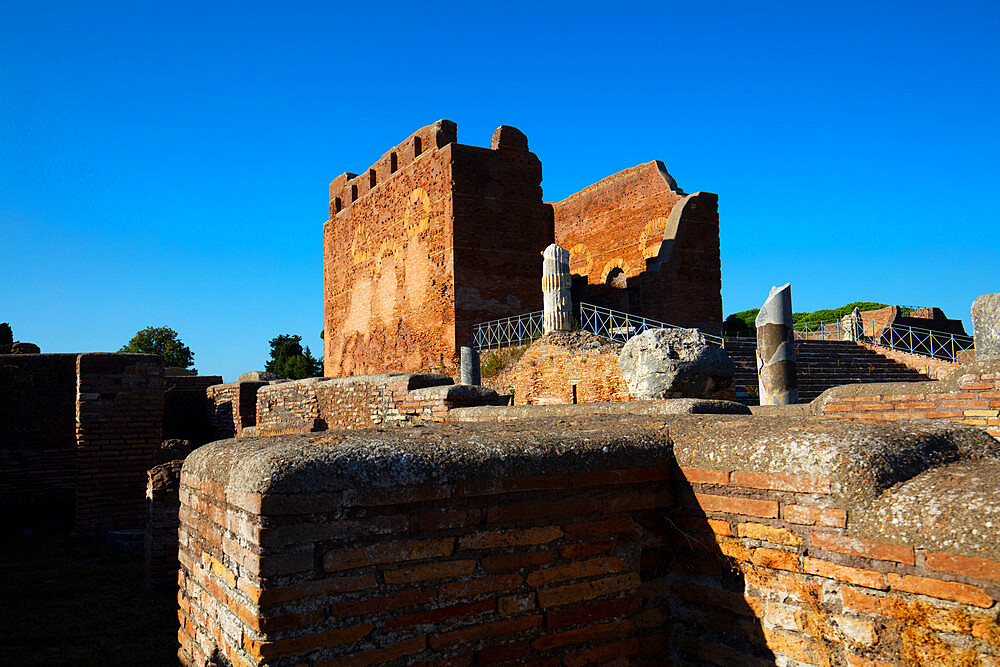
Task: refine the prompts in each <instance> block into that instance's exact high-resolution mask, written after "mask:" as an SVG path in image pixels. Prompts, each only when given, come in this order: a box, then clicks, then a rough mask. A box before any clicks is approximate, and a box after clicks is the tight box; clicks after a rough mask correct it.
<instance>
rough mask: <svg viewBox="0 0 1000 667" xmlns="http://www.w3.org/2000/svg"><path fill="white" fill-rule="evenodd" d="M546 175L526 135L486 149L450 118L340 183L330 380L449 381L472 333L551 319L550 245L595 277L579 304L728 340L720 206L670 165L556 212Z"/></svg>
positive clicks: (598, 189) (329, 287) (614, 181)
mask: <svg viewBox="0 0 1000 667" xmlns="http://www.w3.org/2000/svg"><path fill="white" fill-rule="evenodd" d="M541 179H542V167H541V162H540V161H539V160H538V158H537V157H536V156H535V155H534V154H533V153H531V152H530V151H529V150H528V141H527V138H526V137H525V136H524V135H523V134H522V133H521V132H519V131H518V130H516V129H514V128H512V127H508V126H503V127H500V128H498V129H497V131H496V132H495V133H494V135H493V141H492V144H491V147H490V148H489V149H487V148H479V147H475V146H466V145H463V144H459V143H457V129H456V126H455V124H454V123H453V122H451V121H447V120H442V121H438V122H437V123H435V124H434V125H429V126H427V127H424V128H421V129H420V130H418V131H417V132H415V133H414V134H413V135H411V136H410V137H409V138H407V139H406V141H404V142H403V143H401V144H399V145H398V146H396V147H394V148H393V149H391V150H390V151H388V152H387V153H386V154H385V155H383V156H382V158H381V159H380V160H379V161H378V162H376V163H375V164H374V165H372V166H371V167H370V168H369V169H368V170H367V171H366V172H365V173H362V174H360V175H355V174H350V173H348V174H343V175H341V176H340V177H338V178H337V179H336V180H334V181H333V182H332V183H331V184H330V195H329V196H330V215H329V219H328V220H327V222H326V223H325V224H324V226H323V257H324V303H325V313H324V322H325V355H324V359H325V374H326V375H327V376H332V377H338V376H349V375H363V374H366V373H377V372H384V371H404V372H418V371H426V370H433V369H437V370H445V371H449V372H450V371H453V370H454V369H455V367H456V365H457V356H456V355H457V352H458V347H459V346H461V345H463V344H466V343H467V341H468V337H469V327H470V326H471V325H473V324H476V323H479V322H484V321H487V320H490V319H496V318H501V317H507V316H510V315H518V314H522V313H525V312H529V311H533V310H538V309H540V308H541V256H540V252H541V251H542V249H544V248H545V247H546V246H547V245H549V244H550V243H552V242H553V241H557V242H559V243H561V244H563V245H564V246H565V247H566V248H567V249H568V250H570V252H571V270H573V272H574V273H575V274H577V275H578V276H582V277H583V276H585V277H586V279H585V280H583V283H587V286H586V288H585V289H582V288H581V285H578V289H577V295H576V296H577V298H581V297H582V298H586V299H588V300H590V301H592V302H596V303H598V304H599V305H609V306H611V307H614V308H616V309H619V310H626V311H629V312H634V313H638V314H642V315H645V316H647V317H652V318H656V319H661V320H664V321H667V322H670V323H674V324H682V325H686V326H697V327H700V328H702V329H704V330H706V331H709V332H711V333H717V332H718V331H719V329H720V328H721V325H722V298H721V270H720V260H719V219H718V204H717V200H718V198H717V196H716V195H714V194H710V193H696V194H694V195H685V194H684V193H683V192H682V191H681V190H680V189H678V188H677V186H676V184H675V183H674V181H673V179H672V178H671V177H670V176H669V174H667V173H666V170H665V169H664V168H663V165H662V163H659V162H651V163H648V164H644V165H639V166H638V167H633V168H631V169H626V170H625V171H622V172H620V173H618V174H615V175H613V176H610V177H608V178H606V179H604V180H603V181H601V182H600V183H596V184H594V185H592V186H589V187H588V188H586V189H584V190H583V191H581V192H580V193H577V194H576V195H573V196H571V197H569V198H567V199H565V200H563V201H561V202H556V203H554V204H546V203H544V202H543V201H542V189H541V186H540V184H541Z"/></svg>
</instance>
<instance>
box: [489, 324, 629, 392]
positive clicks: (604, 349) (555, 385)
mask: <svg viewBox="0 0 1000 667" xmlns="http://www.w3.org/2000/svg"><path fill="white" fill-rule="evenodd" d="M574 333H575V334H577V336H578V337H579V336H582V335H583V333H582V332H574ZM560 335H562V336H567V334H554V335H553V334H550V335H549V336H546V337H544V338H542V339H540V340H538V341H536V342H535V343H533V344H532V345H531V346H530V347H529V348H528V350H527V351H526V352H525V353H524V356H522V357H521V359H520V360H518V362H517V364H516V365H515V366H514V368H513V369H512V371H511V372H510V374H509V378H508V383H509V384H510V385H511V386H513V388H514V403H515V404H516V405H529V404H531V405H554V404H561V403H572V402H573V383H574V382H575V383H576V394H577V396H576V400H577V402H578V403H592V402H597V401H627V400H629V399H630V398H631V396H630V395H629V392H628V387H626V386H625V380H624V378H622V374H621V370H620V369H619V367H618V353H617V350H616V349H615V348H614V347H613V346H610V345H608V344H607V343H606V342H604V341H601V340H600V339H598V338H597V337H596V336H591V338H593V339H594V342H598V341H599V345H600V346H599V347H598V346H596V345H595V347H592V348H581V347H578V346H567V345H564V344H559V336H560ZM588 336H589V334H588ZM550 340H552V341H553V342H549V341H550ZM505 389H506V388H505Z"/></svg>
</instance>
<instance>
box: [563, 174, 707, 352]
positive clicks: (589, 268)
mask: <svg viewBox="0 0 1000 667" xmlns="http://www.w3.org/2000/svg"><path fill="white" fill-rule="evenodd" d="M552 206H553V209H554V211H555V232H556V243H558V244H560V245H561V246H563V247H564V248H566V249H567V250H569V252H570V260H569V261H570V266H569V268H570V272H571V273H573V274H574V275H575V276H580V278H581V279H580V280H578V281H576V282H575V283H574V285H575V288H574V299H575V300H581V299H582V300H584V301H587V302H590V303H594V304H596V305H600V306H606V307H609V308H613V309H615V310H623V311H626V312H632V313H637V314H641V315H643V316H644V317H649V318H652V319H656V320H660V321H662V322H669V323H670V324H677V325H680V326H687V327H697V328H699V329H702V330H703V331H705V332H707V333H712V334H717V333H719V332H720V331H721V329H722V292H721V287H722V268H721V267H722V264H721V260H720V249H719V209H718V196H717V195H714V194H712V193H708V192H697V193H695V194H693V195H686V194H685V193H684V192H683V191H682V190H681V189H680V188H678V187H677V184H676V183H675V182H674V179H673V178H672V177H671V176H670V174H668V173H667V170H666V168H665V167H664V166H663V163H662V162H660V161H655V162H648V163H646V164H641V165H639V166H637V167H632V168H630V169H626V170H624V171H620V172H618V173H617V174H613V175H611V176H608V177H607V178H605V179H604V180H602V181H600V182H598V183H595V184H593V185H591V186H589V187H587V188H584V189H583V190H581V191H580V192H578V193H576V194H574V195H571V196H569V197H567V198H566V199H564V200H562V201H560V202H556V203H554V204H553V205H552ZM584 279H585V280H584Z"/></svg>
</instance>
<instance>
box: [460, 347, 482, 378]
mask: <svg viewBox="0 0 1000 667" xmlns="http://www.w3.org/2000/svg"><path fill="white" fill-rule="evenodd" d="M480 370H481V367H480V365H479V350H476V349H473V348H471V347H465V346H463V347H462V368H461V371H462V377H461V384H467V385H479V384H480V382H481V380H480V377H479V373H480Z"/></svg>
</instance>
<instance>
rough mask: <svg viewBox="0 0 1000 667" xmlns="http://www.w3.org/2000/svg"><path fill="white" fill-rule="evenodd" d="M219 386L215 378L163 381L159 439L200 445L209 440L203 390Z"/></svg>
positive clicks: (177, 377)
mask: <svg viewBox="0 0 1000 667" xmlns="http://www.w3.org/2000/svg"><path fill="white" fill-rule="evenodd" d="M221 383H222V377H221V376H218V375H173V376H167V377H165V378H164V381H163V439H164V440H166V439H168V438H180V439H183V440H190V441H191V442H192V443H195V444H199V445H201V444H204V443H206V442H208V441H209V440H212V439H214V438H213V428H212V425H211V424H210V423H209V421H208V403H207V400H208V399H207V395H206V390H207V389H208V388H209V387H211V386H213V385H218V384H221Z"/></svg>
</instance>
